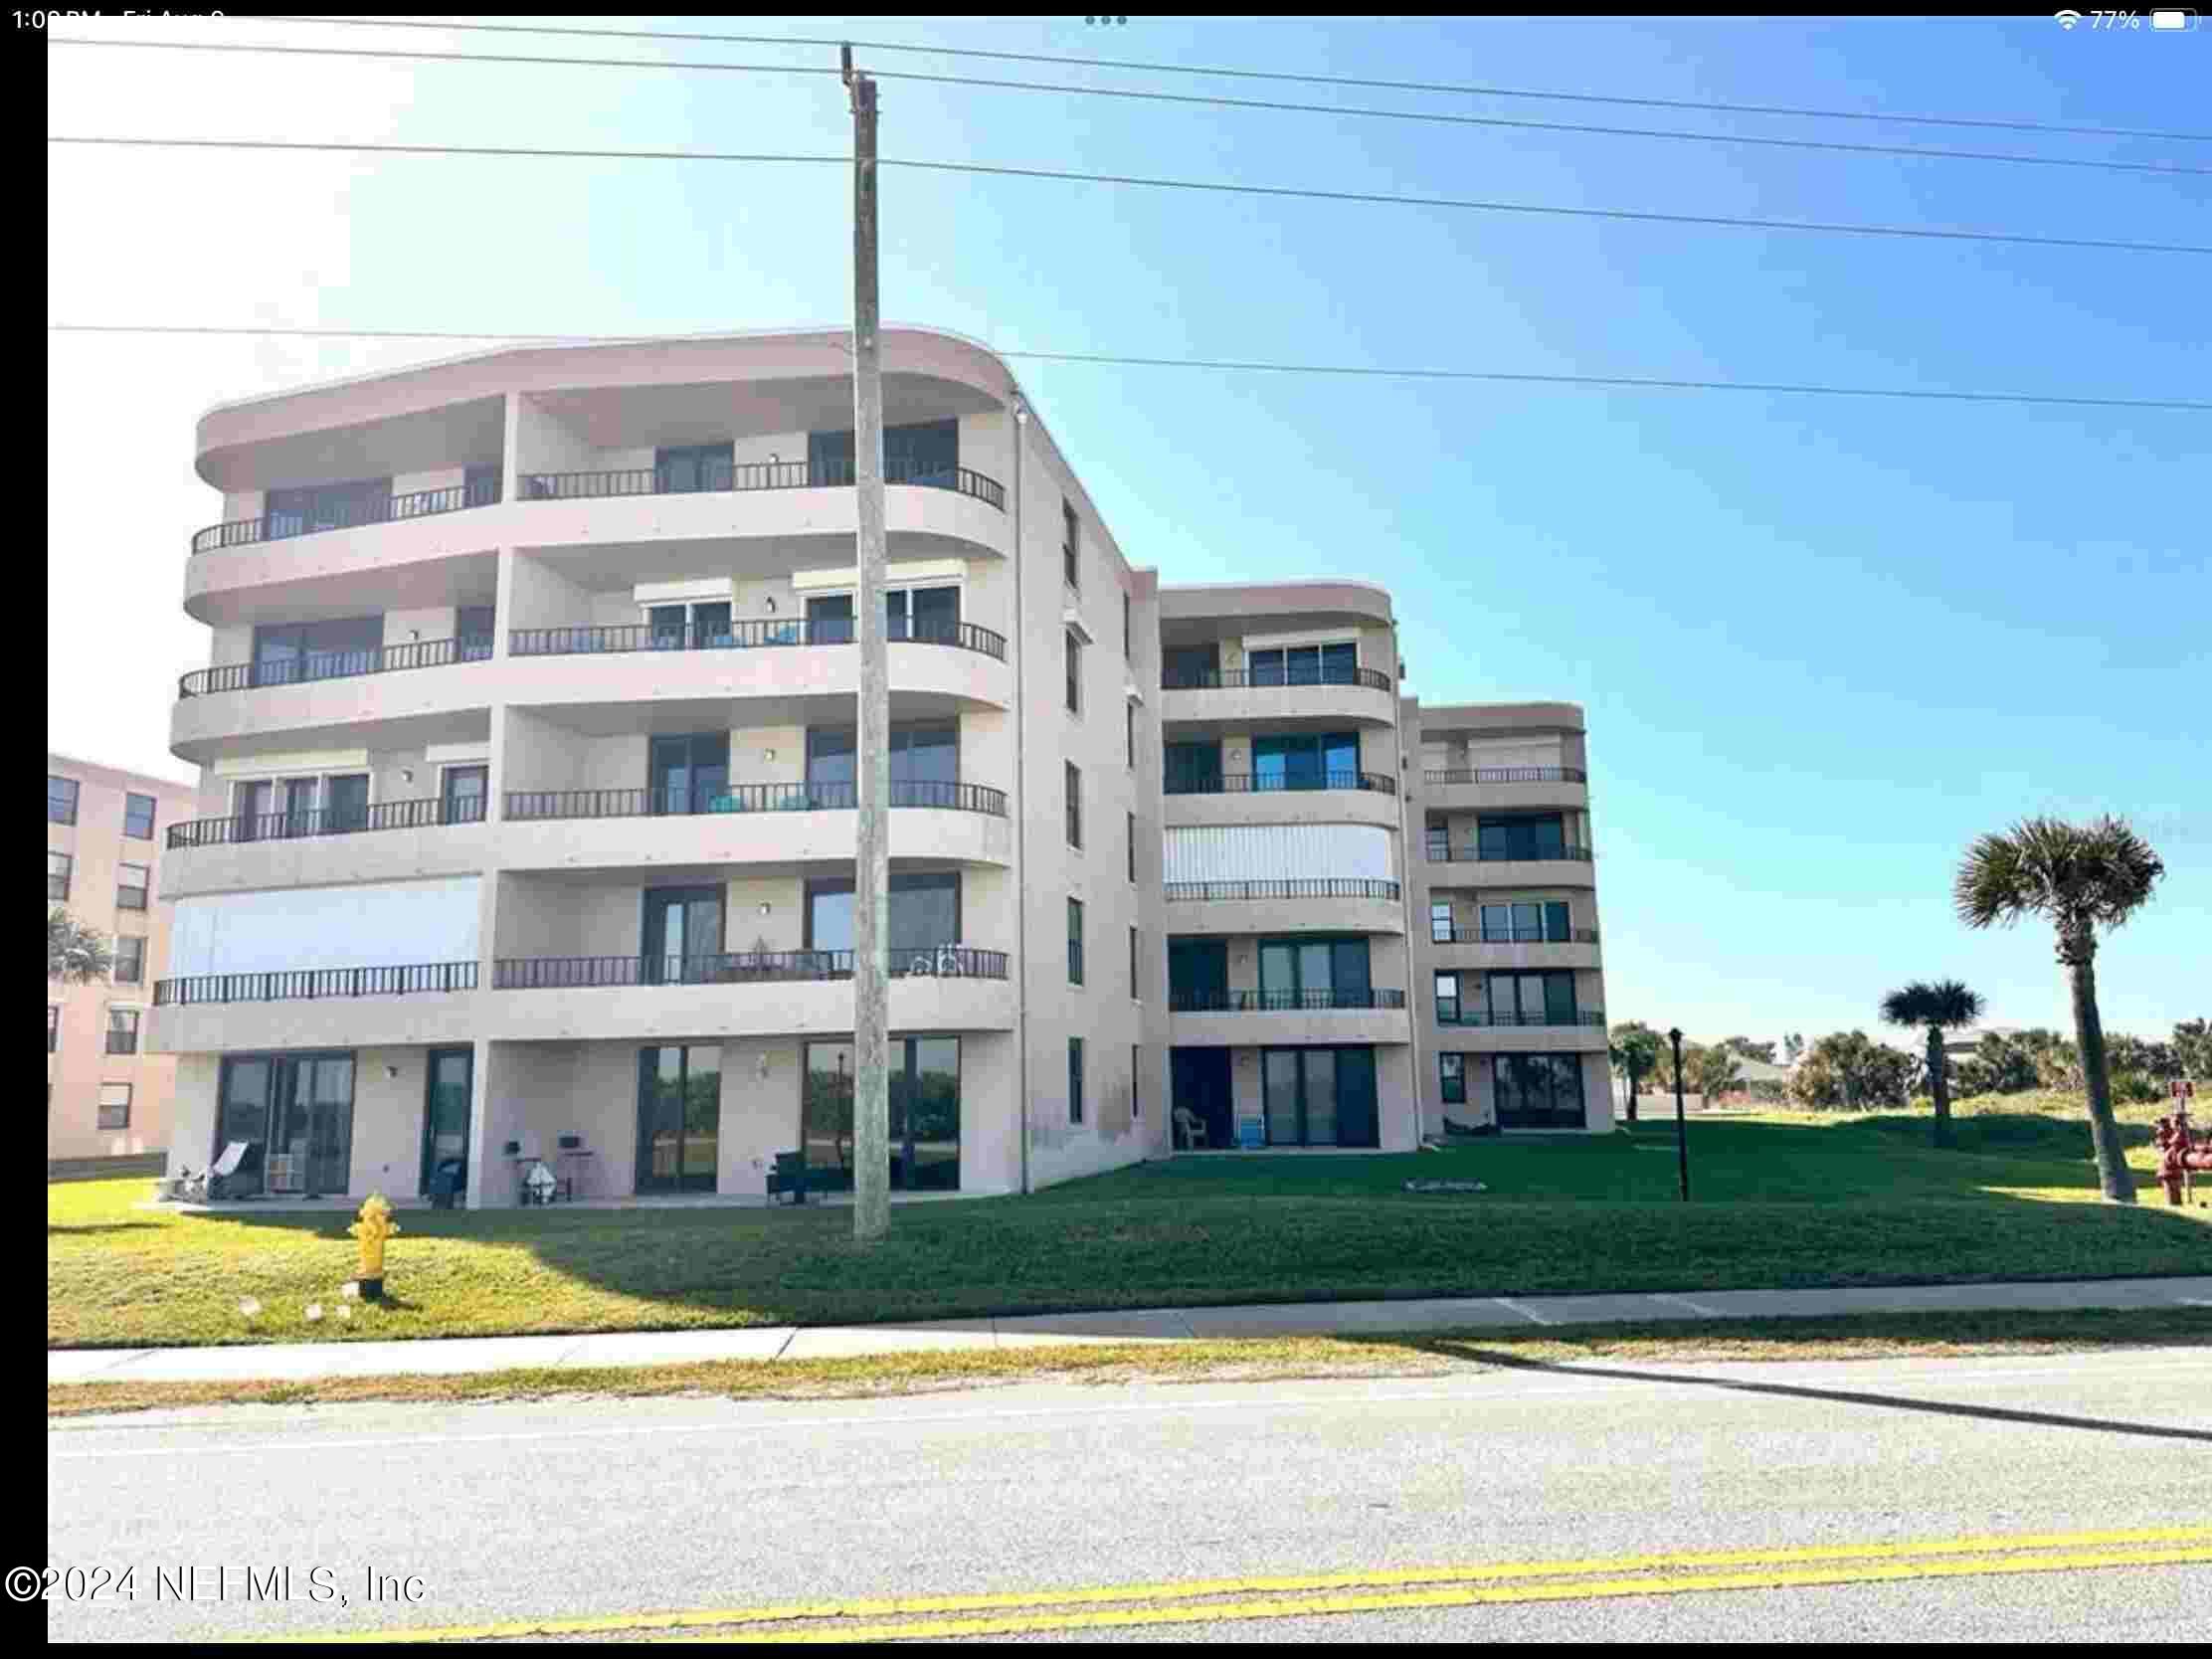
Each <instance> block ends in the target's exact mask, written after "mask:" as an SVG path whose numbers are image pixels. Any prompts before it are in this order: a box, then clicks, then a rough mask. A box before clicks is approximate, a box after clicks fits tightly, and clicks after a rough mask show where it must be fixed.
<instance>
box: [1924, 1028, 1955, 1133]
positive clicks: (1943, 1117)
mask: <svg viewBox="0 0 2212 1659" xmlns="http://www.w3.org/2000/svg"><path fill="white" fill-rule="evenodd" d="M1928 1097H1929V1099H1930V1100H1932V1101H1934V1102H1935V1105H1936V1145H1937V1146H1939V1147H1947V1146H1949V1145H1950V1144H1951V1133H1950V1079H1949V1078H1948V1077H1946V1076H1945V1075H1944V1074H1943V1028H1942V1027H1941V1026H1940V1025H1931V1026H1929V1027H1928Z"/></svg>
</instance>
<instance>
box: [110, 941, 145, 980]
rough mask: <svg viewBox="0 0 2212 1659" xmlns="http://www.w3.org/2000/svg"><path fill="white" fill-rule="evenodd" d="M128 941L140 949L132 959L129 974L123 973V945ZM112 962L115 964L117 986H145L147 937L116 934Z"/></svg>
mask: <svg viewBox="0 0 2212 1659" xmlns="http://www.w3.org/2000/svg"><path fill="white" fill-rule="evenodd" d="M126 941H127V942H128V943H130V944H133V945H135V946H137V947H138V949H137V951H136V953H135V954H134V955H133V956H132V957H131V959H130V972H129V973H127V974H126V973H124V972H123V945H124V943H125V942H126ZM112 960H113V962H114V974H113V976H112V977H113V980H114V983H115V984H117V985H144V984H145V983H146V936H145V935H144V934H142V933H118V934H116V935H115V949H114V954H113V959H112Z"/></svg>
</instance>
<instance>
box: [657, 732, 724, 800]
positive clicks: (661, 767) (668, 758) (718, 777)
mask: <svg viewBox="0 0 2212 1659" xmlns="http://www.w3.org/2000/svg"><path fill="white" fill-rule="evenodd" d="M729 787H730V734H729V733H728V732H696V733H691V734H687V735H685V736H681V737H655V738H651V739H648V740H647V742H646V745H645V788H646V789H647V791H649V792H650V795H651V800H650V801H649V802H648V803H647V805H648V806H649V807H650V808H651V810H652V811H653V812H655V813H677V814H682V813H704V812H711V811H713V809H714V803H715V801H716V800H718V799H719V798H720V797H721V796H723V795H725V794H727V793H728V791H729Z"/></svg>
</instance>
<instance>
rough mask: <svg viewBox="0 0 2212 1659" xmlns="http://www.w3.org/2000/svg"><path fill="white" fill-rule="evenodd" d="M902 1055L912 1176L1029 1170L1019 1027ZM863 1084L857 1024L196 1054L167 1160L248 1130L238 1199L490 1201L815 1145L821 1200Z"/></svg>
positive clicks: (601, 1188) (607, 1190)
mask: <svg viewBox="0 0 2212 1659" xmlns="http://www.w3.org/2000/svg"><path fill="white" fill-rule="evenodd" d="M890 1060H891V1077H890V1103H889V1105H890V1139H891V1144H890V1149H889V1157H888V1160H887V1174H888V1176H889V1179H890V1182H891V1185H892V1189H893V1193H894V1197H897V1198H902V1199H904V1198H929V1197H940V1196H941V1197H956V1196H960V1195H963V1194H966V1195H980V1194H999V1193H1008V1192H1016V1191H1019V1189H1020V1186H1021V1175H1022V1171H1021V1148H1020V1091H1019V1088H1018V1084H1017V1081H1016V1078H1017V1065H1016V1055H1015V1050H1014V1037H1013V1036H1012V1035H1010V1034H1008V1033H1004V1032H995V1031H985V1032H966V1033H920V1032H916V1033H907V1032H894V1033H893V1034H892V1038H891V1054H890ZM853 1085H854V1064H853V1055H852V1044H851V1042H850V1041H849V1040H847V1039H820V1038H816V1039H803V1038H784V1039H776V1038H757V1037H746V1038H710V1039H704V1040H700V1041H695V1042H651V1043H638V1042H621V1041H576V1042H489V1041H480V1042H474V1043H469V1044H452V1045H445V1046H411V1047H398V1046H393V1047H376V1048H360V1049H342V1050H313V1051H285V1052H273V1053H231V1054H208V1053H189V1054H184V1055H180V1056H179V1057H178V1087H177V1117H176V1121H177V1134H176V1136H175V1139H174V1143H173V1146H172V1150H171V1153H170V1157H169V1167H168V1174H169V1175H170V1176H172V1177H176V1176H181V1175H182V1174H183V1173H185V1172H186V1171H188V1170H189V1171H194V1172H198V1171H204V1170H207V1169H209V1168H210V1167H218V1168H220V1166H219V1165H218V1160H220V1159H223V1158H224V1157H225V1154H226V1150H227V1149H230V1148H233V1147H234V1146H235V1147H243V1148H245V1149H246V1150H245V1151H244V1152H243V1153H241V1154H239V1155H237V1163H238V1166H239V1167H238V1168H237V1170H236V1171H234V1172H230V1173H229V1174H228V1175H227V1177H226V1180H225V1182H224V1184H223V1189H222V1191H221V1196H220V1199H219V1206H220V1207H227V1204H225V1203H222V1201H221V1200H237V1201H239V1202H241V1203H242V1204H243V1206H244V1207H248V1208H253V1209H256V1210H259V1211H261V1212H264V1213H267V1212H269V1211H270V1210H272V1209H275V1208H277V1207H287V1208H288V1207H295V1206H296V1207H298V1208H301V1209H319V1208H322V1207H325V1206H329V1207H336V1206H338V1205H340V1204H343V1203H346V1202H349V1201H352V1202H357V1201H358V1200H359V1199H361V1198H365V1197H366V1196H367V1195H368V1194H370V1193H372V1192H375V1193H382V1194H383V1195H385V1197H387V1198H390V1199H392V1200H393V1202H394V1203H395V1204H396V1205H399V1206H401V1207H407V1206H410V1205H412V1204H415V1203H425V1202H429V1201H430V1200H431V1199H432V1198H435V1197H438V1196H442V1195H444V1194H446V1193H447V1192H449V1191H450V1192H452V1193H453V1194H454V1195H455V1196H456V1198H457V1199H458V1201H459V1202H460V1203H461V1204H462V1205H465V1206H466V1207H468V1208H472V1209H474V1208H497V1207H505V1206H509V1205H522V1204H527V1203H530V1202H533V1201H542V1200H544V1199H551V1200H553V1201H556V1202H560V1203H574V1204H576V1205H578V1206H580V1207H584V1206H590V1207H629V1206H632V1205H640V1206H644V1205H662V1206H667V1207H687V1206H694V1205H698V1206H706V1205H716V1204H727V1205H762V1204H767V1203H769V1202H772V1201H775V1202H782V1201H787V1200H788V1199H789V1198H790V1193H789V1191H786V1190H785V1189H784V1187H783V1185H782V1184H780V1183H779V1181H778V1179H777V1171H778V1163H779V1158H783V1161H784V1165H785V1172H786V1175H787V1176H788V1175H789V1174H790V1173H791V1170H790V1166H791V1160H790V1159H789V1158H788V1156H786V1155H789V1154H793V1153H798V1154H800V1155H802V1157H803V1160H804V1182H803V1185H802V1186H800V1188H799V1190H800V1191H803V1192H804V1194H805V1197H806V1198H807V1199H808V1200H809V1201H813V1202H824V1201H828V1202H837V1201H848V1195H849V1194H850V1191H851V1189H852V1186H853V1178H854V1156H855V1149H854V1133H853ZM1136 1155H1137V1154H1136V1151H1135V1148H1134V1147H1132V1148H1131V1149H1130V1152H1129V1156H1132V1157H1133V1156H1136ZM772 1189H774V1191H773V1192H772Z"/></svg>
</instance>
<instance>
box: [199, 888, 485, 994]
mask: <svg viewBox="0 0 2212 1659" xmlns="http://www.w3.org/2000/svg"><path fill="white" fill-rule="evenodd" d="M478 893H479V887H478V880H477V878H476V877H475V876H472V875H468V876H456V877H451V878H449V879H446V880H440V881H389V882H372V883H366V884H363V885H359V886H351V887H292V888H287V889H285V890H283V891H279V892H258V893H218V894H211V895H209V896H207V897H204V898H183V899H179V900H177V902H176V913H175V917H174V919H173V920H172V922H171V924H170V931H169V963H168V970H167V972H166V973H165V974H164V975H163V976H162V977H163V978H164V979H192V978H195V977H197V976H199V975H203V974H261V973H280V972H287V971H293V970H298V969H305V968H395V967H403V966H407V965H410V964H414V963H427V962H469V961H473V960H474V959H475V958H476V957H477V956H478V955H479V954H480V952H479V950H478V948H477V933H478V917H479V910H478Z"/></svg>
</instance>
